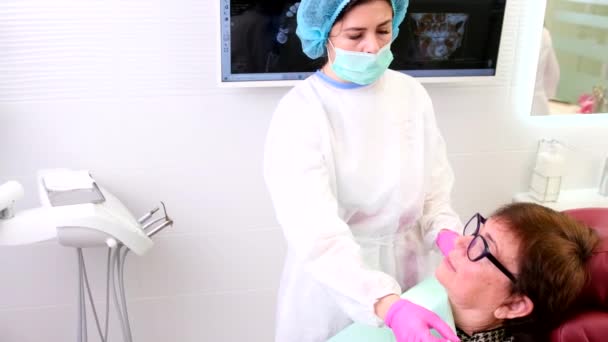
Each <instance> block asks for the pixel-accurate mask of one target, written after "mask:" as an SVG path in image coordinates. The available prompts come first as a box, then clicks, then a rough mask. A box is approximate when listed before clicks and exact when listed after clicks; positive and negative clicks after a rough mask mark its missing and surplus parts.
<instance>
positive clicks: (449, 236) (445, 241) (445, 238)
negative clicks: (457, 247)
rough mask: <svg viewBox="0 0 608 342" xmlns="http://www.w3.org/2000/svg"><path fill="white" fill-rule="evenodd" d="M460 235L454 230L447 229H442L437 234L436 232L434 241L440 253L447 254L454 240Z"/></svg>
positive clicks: (452, 246) (452, 247)
mask: <svg viewBox="0 0 608 342" xmlns="http://www.w3.org/2000/svg"><path fill="white" fill-rule="evenodd" d="M459 236H460V234H458V233H456V232H455V231H452V230H449V229H442V230H441V231H440V232H439V234H437V240H435V243H436V244H437V247H439V250H440V251H441V254H443V255H444V256H446V255H448V254H449V253H450V251H451V250H452V249H454V241H456V239H457V238H458V237H459Z"/></svg>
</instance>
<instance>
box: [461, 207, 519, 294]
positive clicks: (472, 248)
mask: <svg viewBox="0 0 608 342" xmlns="http://www.w3.org/2000/svg"><path fill="white" fill-rule="evenodd" d="M474 221H475V222H474ZM485 223H486V218H485V217H483V216H481V214H479V213H477V214H475V215H473V217H471V219H470V220H469V222H467V224H465V225H464V229H463V232H462V233H463V235H464V236H467V235H471V236H473V240H471V243H469V247H468V248H467V256H468V257H469V260H471V261H473V262H475V261H479V260H481V259H483V258H488V259H489V260H490V261H491V262H492V263H493V264H494V266H496V267H497V268H498V269H499V270H500V271H501V272H502V273H504V275H506V276H507V277H508V278H509V279H510V280H511V281H512V282H514V283H515V276H513V273H511V272H510V271H509V270H508V269H507V268H506V267H505V266H504V265H503V264H501V263H500V261H498V259H496V257H494V255H492V253H490V248H489V246H488V241H486V238H484V237H483V236H482V235H480V234H479V228H480V227H481V225H482V224H485Z"/></svg>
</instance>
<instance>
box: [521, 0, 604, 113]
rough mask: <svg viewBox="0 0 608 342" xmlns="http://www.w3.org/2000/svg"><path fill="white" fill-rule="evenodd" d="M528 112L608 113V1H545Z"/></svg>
mask: <svg viewBox="0 0 608 342" xmlns="http://www.w3.org/2000/svg"><path fill="white" fill-rule="evenodd" d="M531 113H532V115H561V114H572V115H584V114H597V113H608V0H547V8H546V11H545V21H544V28H543V33H542V41H541V48H540V55H539V59H538V70H537V73H536V84H535V86H534V97H533V100H532V111H531Z"/></svg>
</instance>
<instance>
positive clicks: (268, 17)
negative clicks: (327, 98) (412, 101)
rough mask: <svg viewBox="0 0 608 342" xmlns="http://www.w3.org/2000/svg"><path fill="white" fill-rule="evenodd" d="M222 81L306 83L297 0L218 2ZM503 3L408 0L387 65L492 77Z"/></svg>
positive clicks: (315, 63) (313, 64)
mask: <svg viewBox="0 0 608 342" xmlns="http://www.w3.org/2000/svg"><path fill="white" fill-rule="evenodd" d="M221 1H222V4H221V13H220V15H221V25H222V26H221V34H222V37H221V39H222V40H221V44H222V47H221V48H222V53H221V63H222V70H221V72H222V82H247V81H280V80H298V79H304V78H306V77H307V76H309V75H310V74H312V73H313V72H315V71H316V70H318V69H319V68H321V66H323V64H324V63H325V62H326V57H322V58H319V59H317V60H310V59H309V58H308V57H306V55H304V53H303V52H302V45H301V43H300V39H299V38H298V36H297V35H296V27H297V19H296V17H297V11H298V7H299V4H300V2H299V1H294V0H221ZM505 4H506V0H460V1H453V0H411V2H410V5H409V8H408V14H407V16H406V19H405V20H404V22H403V23H402V24H401V26H400V34H399V36H398V37H397V39H395V41H394V42H393V43H392V46H391V50H392V51H393V54H394V57H395V59H394V61H393V63H392V64H391V66H390V68H391V69H394V70H399V71H401V72H404V73H406V74H409V75H412V76H415V77H458V76H493V75H495V73H496V64H497V59H498V49H499V45H500V37H501V31H502V25H503V18H504V13H505Z"/></svg>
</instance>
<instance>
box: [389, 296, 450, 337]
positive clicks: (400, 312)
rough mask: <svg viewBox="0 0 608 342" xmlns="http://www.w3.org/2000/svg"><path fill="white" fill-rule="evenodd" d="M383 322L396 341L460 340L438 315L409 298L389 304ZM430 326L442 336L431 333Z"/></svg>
mask: <svg viewBox="0 0 608 342" xmlns="http://www.w3.org/2000/svg"><path fill="white" fill-rule="evenodd" d="M384 322H385V323H386V325H388V326H389V327H390V328H391V329H392V330H393V334H395V338H396V339H397V342H428V341H431V342H434V341H452V342H460V339H459V338H458V336H456V334H455V333H454V332H453V331H452V328H450V326H449V325H447V323H445V322H444V321H443V320H441V318H439V316H437V315H436V314H435V313H434V312H431V311H429V310H427V309H425V308H423V307H421V306H419V305H416V304H414V303H412V302H410V301H409V300H405V299H400V300H398V301H396V302H395V303H394V304H393V305H391V307H390V308H389V309H388V312H387V313H386V317H384ZM431 328H432V329H435V330H436V331H437V332H438V333H439V334H440V335H441V336H443V337H444V338H438V337H435V336H433V335H431Z"/></svg>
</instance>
